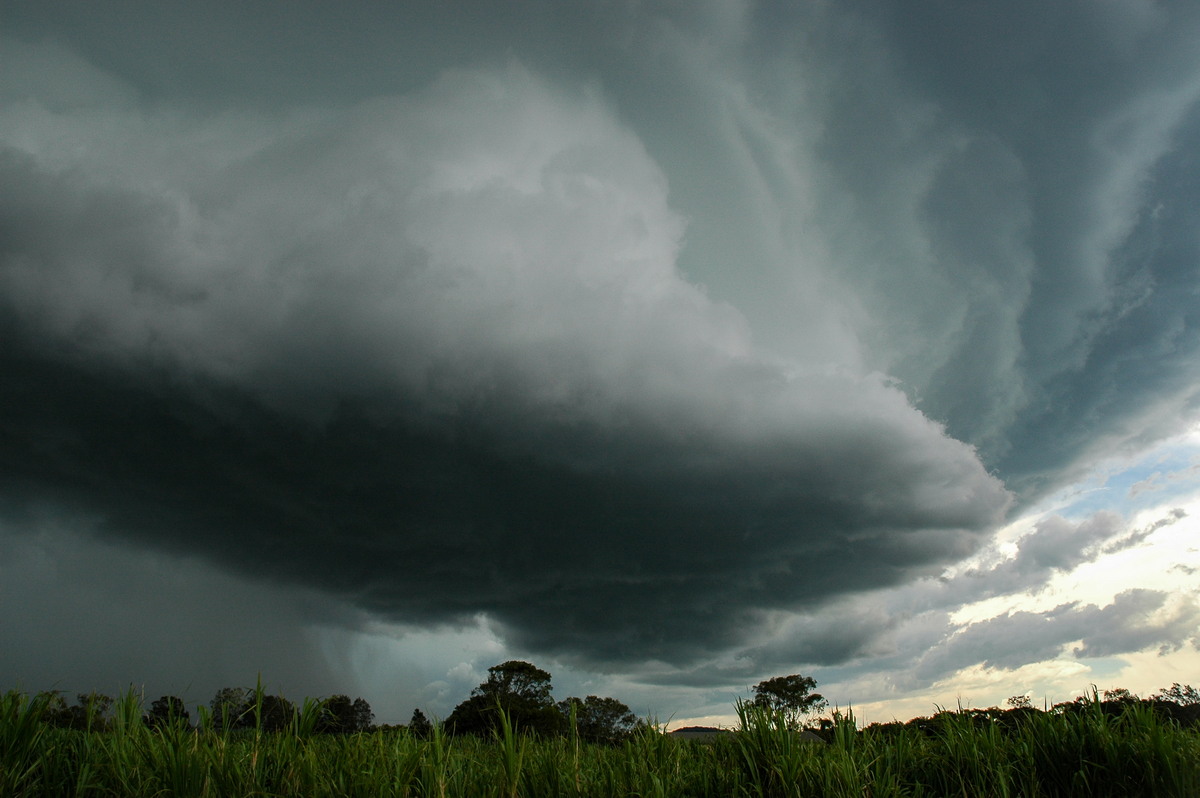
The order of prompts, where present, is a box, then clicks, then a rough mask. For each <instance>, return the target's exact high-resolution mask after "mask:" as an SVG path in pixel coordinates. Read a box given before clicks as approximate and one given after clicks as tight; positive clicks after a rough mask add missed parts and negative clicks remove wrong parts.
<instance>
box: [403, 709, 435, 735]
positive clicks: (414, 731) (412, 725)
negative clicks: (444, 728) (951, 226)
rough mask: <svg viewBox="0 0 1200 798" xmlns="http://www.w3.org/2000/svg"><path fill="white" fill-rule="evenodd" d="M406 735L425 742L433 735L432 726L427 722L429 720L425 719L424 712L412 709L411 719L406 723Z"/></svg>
mask: <svg viewBox="0 0 1200 798" xmlns="http://www.w3.org/2000/svg"><path fill="white" fill-rule="evenodd" d="M408 733H409V734H411V735H412V736H413V737H416V738H417V739H418V740H427V739H429V735H431V734H432V733H433V724H432V723H430V722H429V718H427V717H425V713H424V712H422V711H421V710H419V709H414V710H413V713H412V718H410V719H409V721H408Z"/></svg>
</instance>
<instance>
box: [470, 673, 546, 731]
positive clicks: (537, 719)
mask: <svg viewBox="0 0 1200 798" xmlns="http://www.w3.org/2000/svg"><path fill="white" fill-rule="evenodd" d="M550 690H551V685H550V674H549V673H547V672H546V671H544V670H542V669H541V668H538V667H535V666H534V665H531V664H529V663H528V662H521V661H519V660H509V661H508V662H504V663H501V664H500V665H494V666H492V667H491V668H488V678H487V681H486V682H483V683H482V684H480V685H479V686H478V687H476V688H475V689H474V690H472V691H471V697H470V698H468V699H467V700H466V701H463V702H462V703H461V704H459V705H458V706H456V707H455V708H454V711H453V712H451V713H450V717H448V718H446V728H447V730H448V731H450V732H451V733H452V734H490V733H491V732H492V731H494V730H495V729H497V728H499V726H500V721H499V716H498V714H497V709H502V710H504V712H505V713H507V714H508V718H509V720H510V722H511V723H512V724H513V728H515V729H517V730H518V731H525V732H536V733H541V734H547V733H555V732H558V731H560V730H561V728H562V716H561V715H560V714H559V712H558V710H557V708H556V707H555V706H554V699H553V697H551V695H550Z"/></svg>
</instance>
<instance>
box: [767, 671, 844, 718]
mask: <svg viewBox="0 0 1200 798" xmlns="http://www.w3.org/2000/svg"><path fill="white" fill-rule="evenodd" d="M816 686H817V680H816V679H814V678H812V677H811V676H802V675H801V674H799V673H793V674H792V675H790V676H776V677H775V678H773V679H766V680H764V681H761V682H759V683H758V684H756V685H754V700H753V702H752V703H754V704H756V705H758V706H760V707H765V708H766V709H769V710H771V711H772V712H778V713H780V714H781V715H782V716H783V717H784V718H785V720H786V722H787V725H788V728H791V729H799V728H800V724H801V721H802V720H803V719H804V718H805V717H806V716H807V715H809V714H811V713H814V712H820V711H821V710H822V709H824V708H825V707H826V706H827V705H828V704H827V702H826V701H825V698H824V696H822V695H821V694H820V693H814V692H813V688H814V687H816Z"/></svg>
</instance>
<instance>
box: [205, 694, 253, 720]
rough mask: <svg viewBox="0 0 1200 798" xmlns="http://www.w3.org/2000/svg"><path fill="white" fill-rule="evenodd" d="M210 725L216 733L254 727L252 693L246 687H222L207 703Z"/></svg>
mask: <svg viewBox="0 0 1200 798" xmlns="http://www.w3.org/2000/svg"><path fill="white" fill-rule="evenodd" d="M208 706H209V708H210V709H211V710H212V716H211V723H212V726H213V728H214V729H215V730H217V731H230V730H233V729H248V728H250V727H252V726H253V725H254V691H253V690H251V689H250V688H248V687H222V688H221V689H220V690H218V691H217V692H216V695H214V696H213V698H212V701H209V702H208Z"/></svg>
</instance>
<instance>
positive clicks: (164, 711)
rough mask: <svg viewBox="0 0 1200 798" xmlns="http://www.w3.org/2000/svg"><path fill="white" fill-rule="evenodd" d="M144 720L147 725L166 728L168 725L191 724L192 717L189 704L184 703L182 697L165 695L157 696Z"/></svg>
mask: <svg viewBox="0 0 1200 798" xmlns="http://www.w3.org/2000/svg"><path fill="white" fill-rule="evenodd" d="M143 720H144V721H145V722H146V725H147V726H150V727H152V728H164V727H166V726H189V725H191V720H192V718H191V715H189V714H188V711H187V706H186V705H184V703H183V699H182V698H179V697H178V696H173V695H165V696H162V697H161V698H156V699H155V700H154V701H153V702H152V703H151V704H150V711H149V712H148V713H146V716H145V717H144V718H143Z"/></svg>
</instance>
